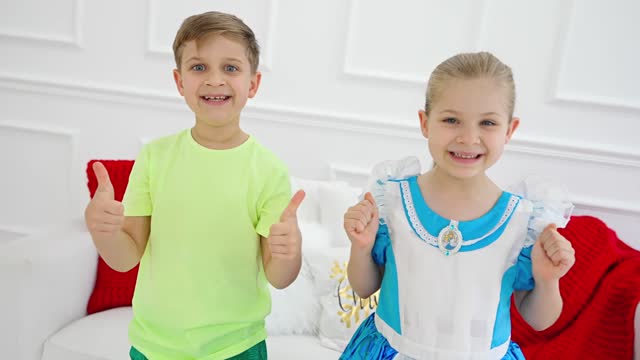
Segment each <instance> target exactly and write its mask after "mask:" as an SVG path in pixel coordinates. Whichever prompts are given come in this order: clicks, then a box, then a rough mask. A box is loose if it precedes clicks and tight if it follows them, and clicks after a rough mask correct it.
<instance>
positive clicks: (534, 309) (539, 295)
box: [518, 281, 562, 331]
mask: <svg viewBox="0 0 640 360" xmlns="http://www.w3.org/2000/svg"><path fill="white" fill-rule="evenodd" d="M518 311H520V314H521V315H522V317H523V318H524V319H525V320H526V321H527V322H528V323H529V325H531V327H532V328H534V329H535V330H537V331H542V330H544V329H546V328H548V327H550V326H551V325H553V324H554V323H555V322H556V320H558V318H559V317H560V313H561V312H562V296H561V295H560V285H559V283H558V281H552V282H550V283H546V284H544V283H540V284H536V287H535V288H534V289H533V290H531V291H530V292H529V293H528V294H527V295H525V296H524V298H523V299H522V301H521V302H520V305H519V306H518Z"/></svg>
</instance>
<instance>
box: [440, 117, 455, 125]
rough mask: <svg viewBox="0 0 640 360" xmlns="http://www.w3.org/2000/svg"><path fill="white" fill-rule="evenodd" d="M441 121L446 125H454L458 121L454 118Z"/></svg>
mask: <svg viewBox="0 0 640 360" xmlns="http://www.w3.org/2000/svg"><path fill="white" fill-rule="evenodd" d="M443 121H444V122H445V123H447V124H456V123H457V122H458V119H456V118H446V119H444V120H443Z"/></svg>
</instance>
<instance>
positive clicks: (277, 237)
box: [85, 12, 304, 360]
mask: <svg viewBox="0 0 640 360" xmlns="http://www.w3.org/2000/svg"><path fill="white" fill-rule="evenodd" d="M173 51H174V55H175V61H176V69H175V70H174V71H173V76H174V79H175V83H176V86H177V88H178V91H179V92H180V95H182V96H183V97H184V98H185V100H186V103H187V104H188V106H189V108H190V109H191V110H192V111H193V112H194V113H195V120H196V121H195V126H194V127H193V128H191V129H187V130H184V131H182V132H179V133H178V134H175V135H171V136H167V137H164V138H161V139H158V140H156V141H153V142H151V143H150V144H148V145H146V146H145V147H144V148H143V149H142V151H141V153H140V154H139V155H138V158H137V159H136V162H135V165H134V167H133V170H132V172H131V176H130V180H129V184H128V187H127V191H126V194H125V197H124V200H123V204H124V206H123V204H121V203H119V202H117V201H115V200H114V199H113V187H112V186H111V183H110V181H109V175H108V174H107V171H106V169H105V168H104V166H103V165H102V164H100V163H95V164H94V170H95V173H96V176H97V178H98V182H99V185H98V189H97V191H96V194H95V196H94V198H93V199H92V200H91V202H90V203H89V205H88V206H87V209H86V211H85V219H86V223H87V227H88V228H89V231H90V232H91V236H92V238H93V241H94V243H95V246H96V248H97V249H98V252H99V253H100V255H101V256H102V258H103V259H104V260H105V261H106V262H107V264H109V266H111V267H112V268H114V269H116V270H118V271H127V270H129V269H131V268H133V267H134V266H135V265H136V264H137V263H138V262H139V263H140V269H139V274H138V281H137V284H136V290H135V295H134V298H133V312H134V318H133V320H132V322H131V325H130V327H129V340H130V342H131V344H132V347H131V352H130V356H131V358H132V359H152V360H163V359H170V360H181V359H185V360H186V359H207V360H213V359H229V358H232V359H266V345H265V342H264V339H265V338H266V330H265V326H264V318H265V317H266V315H267V314H268V313H269V311H270V307H271V300H270V296H269V289H268V286H267V281H268V282H269V283H271V284H272V285H273V286H274V287H276V288H284V287H287V286H288V285H289V284H291V283H292V282H293V281H294V280H295V278H296V277H297V275H298V272H299V270H300V265H301V235H300V230H299V228H298V224H297V219H296V210H297V208H298V206H299V205H300V203H301V202H302V199H303V198H304V192H302V191H299V192H298V193H296V195H295V196H293V198H292V199H291V201H290V202H289V197H290V194H291V192H290V185H289V176H288V172H287V169H286V168H285V166H284V164H283V163H282V162H281V161H280V160H279V159H277V158H276V157H275V156H274V155H273V154H272V153H271V152H270V151H268V150H267V149H265V148H264V147H262V146H261V145H260V144H258V143H257V142H256V140H255V139H254V138H253V137H252V136H250V135H248V134H246V133H244V132H243V131H242V130H241V129H240V126H239V120H240V112H241V110H242V108H243V107H244V105H245V104H246V102H247V99H248V98H252V97H254V96H255V94H256V92H257V90H258V86H259V85H260V78H261V74H260V73H259V72H258V71H257V69H258V58H259V48H258V44H257V42H256V39H255V36H254V34H253V32H252V31H251V29H250V28H249V27H248V26H247V25H245V24H244V23H243V22H242V21H241V20H240V19H238V18H237V17H235V16H233V15H229V14H224V13H219V12H207V13H203V14H200V15H194V16H191V17H189V18H187V19H186V20H185V21H184V22H183V24H182V26H181V27H180V29H179V30H178V33H177V34H176V38H175V40H174V43H173Z"/></svg>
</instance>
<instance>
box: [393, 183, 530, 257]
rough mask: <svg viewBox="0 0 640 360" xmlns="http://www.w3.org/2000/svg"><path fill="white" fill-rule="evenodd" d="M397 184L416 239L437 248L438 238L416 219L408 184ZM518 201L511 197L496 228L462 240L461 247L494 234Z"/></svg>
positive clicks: (416, 215)
mask: <svg viewBox="0 0 640 360" xmlns="http://www.w3.org/2000/svg"><path fill="white" fill-rule="evenodd" d="M399 183H400V190H401V192H402V201H403V202H404V205H405V207H406V209H407V216H408V218H409V222H410V224H411V227H412V228H413V230H414V231H415V233H416V234H417V235H418V237H420V239H422V240H423V241H424V242H426V243H427V244H429V245H431V246H435V247H438V237H437V236H433V235H431V234H429V232H428V231H427V229H425V227H424V226H423V225H422V223H421V222H420V219H419V218H418V213H417V212H416V208H415V206H414V204H413V197H412V196H411V188H410V187H409V182H408V181H406V180H402V181H400V182H399ZM519 200H520V199H519V198H518V197H517V196H515V195H511V197H510V198H509V203H508V204H507V208H506V209H505V211H504V213H503V214H502V217H501V218H500V221H498V223H497V224H496V226H494V227H493V229H491V230H490V231H489V232H487V233H486V234H484V235H483V236H481V237H479V238H477V239H472V240H464V239H463V240H462V247H465V246H471V245H473V244H475V243H477V242H479V241H481V240H484V239H486V238H487V237H488V236H490V235H491V234H493V233H494V232H496V231H497V230H498V229H499V228H500V227H501V226H502V225H504V223H505V222H506V221H507V220H508V219H509V217H510V216H511V214H512V213H513V211H514V210H515V208H516V206H517V205H518V201H519Z"/></svg>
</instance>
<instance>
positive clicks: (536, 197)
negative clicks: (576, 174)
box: [512, 177, 574, 247]
mask: <svg viewBox="0 0 640 360" xmlns="http://www.w3.org/2000/svg"><path fill="white" fill-rule="evenodd" d="M512 192H513V193H515V194H518V195H520V196H522V197H523V198H525V199H527V200H529V201H530V202H531V204H532V205H533V210H532V212H531V217H530V218H529V224H528V226H527V239H526V240H525V245H524V246H525V247H528V246H531V245H533V244H534V243H535V241H536V240H537V239H538V236H540V233H542V231H543V230H544V228H545V227H547V225H549V224H552V223H553V224H556V226H557V227H559V228H563V227H565V226H566V225H567V223H568V222H569V219H570V217H571V213H572V211H573V207H574V206H573V204H572V203H571V201H569V192H568V190H567V189H566V188H565V187H563V186H558V185H554V184H551V183H550V182H549V181H547V180H545V179H543V178H539V177H530V178H527V179H525V180H524V181H522V182H521V183H519V184H517V185H516V186H515V187H514V188H513V189H512Z"/></svg>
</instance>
